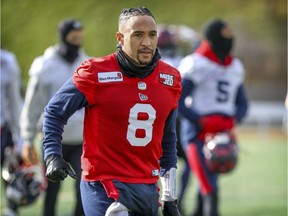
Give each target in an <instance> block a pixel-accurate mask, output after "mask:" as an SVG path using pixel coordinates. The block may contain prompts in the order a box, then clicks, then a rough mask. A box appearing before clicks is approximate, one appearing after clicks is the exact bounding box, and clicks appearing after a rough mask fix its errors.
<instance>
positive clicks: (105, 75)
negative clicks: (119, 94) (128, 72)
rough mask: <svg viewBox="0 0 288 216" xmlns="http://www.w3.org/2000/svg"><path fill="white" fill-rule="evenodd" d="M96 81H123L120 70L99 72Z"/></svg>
mask: <svg viewBox="0 0 288 216" xmlns="http://www.w3.org/2000/svg"><path fill="white" fill-rule="evenodd" d="M98 81H99V82H102V83H106V82H121V81H123V75H122V73H121V72H100V73H98Z"/></svg>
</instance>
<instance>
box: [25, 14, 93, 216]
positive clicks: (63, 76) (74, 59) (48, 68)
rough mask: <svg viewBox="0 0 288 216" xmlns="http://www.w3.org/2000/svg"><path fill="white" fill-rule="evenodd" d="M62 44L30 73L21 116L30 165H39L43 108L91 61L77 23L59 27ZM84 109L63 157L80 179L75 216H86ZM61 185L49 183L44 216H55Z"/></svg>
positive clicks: (73, 121) (66, 138)
mask: <svg viewBox="0 0 288 216" xmlns="http://www.w3.org/2000/svg"><path fill="white" fill-rule="evenodd" d="M58 33H59V43H58V44H56V45H55V46H51V47H49V48H48V49H46V50H45V52H44V55H42V56H39V57H37V58H36V59H35V60H34V61H33V63H32V66H31V68H30V71H29V75H30V78H29V82H28V86H27V91H26V97H25V102H24V107H23V110H22V113H21V133H22V136H23V139H24V146H23V159H24V161H25V163H26V164H27V165H31V164H35V163H37V161H38V158H37V154H36V151H35V147H34V142H35V137H36V132H37V126H38V121H40V119H41V118H40V117H41V115H42V113H43V110H44V107H45V106H46V105H47V103H48V101H49V100H50V98H51V97H52V96H53V95H54V94H55V93H56V92H57V91H58V89H59V88H60V87H61V86H62V85H63V84H64V83H65V82H66V81H67V80H68V79H69V78H70V77H71V76H72V74H73V72H74V70H75V69H76V68H77V67H78V66H79V65H80V64H81V62H83V61H84V60H86V59H88V56H87V55H86V54H85V52H84V51H83V50H82V49H81V46H82V44H83V26H82V24H81V23H80V22H79V21H78V20H75V19H65V20H62V21H61V22H60V23H59V26H58ZM83 118H84V109H82V110H79V111H77V112H76V113H75V114H74V115H73V116H72V117H71V118H70V120H69V123H68V124H67V125H66V127H65V133H64V134H63V140H62V144H63V145H62V154H63V157H64V158H65V160H67V161H68V162H69V163H71V165H72V167H73V169H74V170H75V172H76V173H77V174H78V176H79V178H78V179H77V180H76V182H75V196H76V205H75V209H74V215H75V216H80V215H84V212H83V207H82V202H81V195H80V173H81V168H80V157H81V154H82V131H83ZM59 190H60V182H48V186H47V189H46V193H45V198H44V208H43V215H47V216H53V215H55V214H56V203H57V196H58V193H59Z"/></svg>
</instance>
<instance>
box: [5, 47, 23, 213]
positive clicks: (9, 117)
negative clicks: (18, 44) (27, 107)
mask: <svg viewBox="0 0 288 216" xmlns="http://www.w3.org/2000/svg"><path fill="white" fill-rule="evenodd" d="M0 63H1V70H0V74H1V79H0V81H1V82H0V86H1V103H0V104H1V108H0V113H1V117H0V122H1V133H0V137H1V169H3V163H4V160H5V159H6V156H8V155H6V154H5V151H6V152H7V150H8V149H9V148H11V149H18V148H15V147H20V144H21V138H20V127H19V116H20V112H21V109H22V105H23V98H22V96H21V87H22V84H21V75H20V67H19V64H18V61H17V59H16V56H15V55H14V53H12V52H10V51H7V50H5V49H2V48H1V62H0ZM9 156H10V155H9ZM5 186H6V182H5ZM7 205H8V207H7V209H5V212H4V215H13V214H15V215H16V213H17V205H16V203H14V202H13V200H9V199H8V201H7Z"/></svg>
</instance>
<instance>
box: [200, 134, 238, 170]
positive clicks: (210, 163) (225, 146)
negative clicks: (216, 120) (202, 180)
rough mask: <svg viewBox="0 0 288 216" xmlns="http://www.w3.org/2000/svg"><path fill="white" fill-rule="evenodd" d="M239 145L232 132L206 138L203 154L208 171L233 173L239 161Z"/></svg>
mask: <svg viewBox="0 0 288 216" xmlns="http://www.w3.org/2000/svg"><path fill="white" fill-rule="evenodd" d="M238 152H239V149H238V145H237V142H236V139H235V136H234V134H233V133H232V132H230V131H225V132H219V133H216V134H208V135H206V137H205V141H204V146H203V153H204V156H205V163H206V165H207V167H208V169H209V170H210V171H212V172H216V173H228V172H231V171H232V170H233V169H234V168H235V166H236V164H237V160H238Z"/></svg>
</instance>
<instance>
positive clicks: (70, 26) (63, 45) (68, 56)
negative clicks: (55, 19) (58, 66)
mask: <svg viewBox="0 0 288 216" xmlns="http://www.w3.org/2000/svg"><path fill="white" fill-rule="evenodd" d="M82 28H83V26H82V24H81V23H80V22H79V21H77V20H75V19H66V20H63V21H62V22H60V24H59V26H58V32H59V37H60V43H59V49H58V53H59V55H61V56H62V57H63V58H64V59H65V60H66V61H68V62H70V63H72V62H74V60H75V59H76V58H77V57H78V54H79V53H78V51H79V48H80V45H73V44H70V43H68V42H67V41H66V37H67V35H68V33H69V32H70V31H72V30H82Z"/></svg>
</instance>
